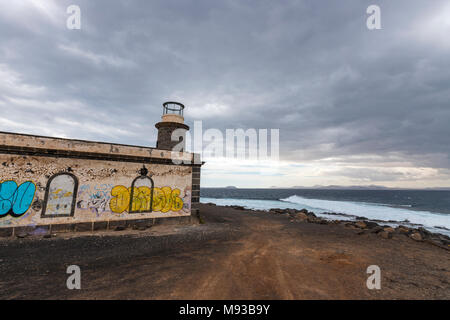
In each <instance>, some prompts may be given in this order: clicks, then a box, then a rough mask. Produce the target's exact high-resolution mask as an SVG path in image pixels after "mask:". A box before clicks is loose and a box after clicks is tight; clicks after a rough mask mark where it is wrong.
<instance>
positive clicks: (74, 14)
mask: <svg viewBox="0 0 450 320" xmlns="http://www.w3.org/2000/svg"><path fill="white" fill-rule="evenodd" d="M67 14H70V16H69V17H68V18H67V24H66V25H67V29H69V30H75V29H76V30H80V29H81V9H80V7H79V6H77V5H71V6H68V7H67Z"/></svg>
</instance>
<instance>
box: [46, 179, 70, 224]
mask: <svg viewBox="0 0 450 320" xmlns="http://www.w3.org/2000/svg"><path fill="white" fill-rule="evenodd" d="M77 189H78V180H77V178H76V177H75V176H74V175H73V174H70V173H60V174H57V175H55V176H53V177H52V178H50V179H49V180H48V184H47V190H46V195H45V199H46V200H45V201H44V210H43V211H42V217H43V218H45V217H49V218H53V217H71V216H73V214H74V212H75V198H76V195H77Z"/></svg>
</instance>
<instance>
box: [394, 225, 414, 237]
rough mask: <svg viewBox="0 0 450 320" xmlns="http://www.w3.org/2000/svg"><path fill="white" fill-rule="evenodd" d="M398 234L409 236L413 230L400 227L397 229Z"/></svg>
mask: <svg viewBox="0 0 450 320" xmlns="http://www.w3.org/2000/svg"><path fill="white" fill-rule="evenodd" d="M397 232H398V233H401V234H406V235H407V234H409V233H410V232H411V230H410V229H409V228H407V227H405V226H399V227H398V228H397Z"/></svg>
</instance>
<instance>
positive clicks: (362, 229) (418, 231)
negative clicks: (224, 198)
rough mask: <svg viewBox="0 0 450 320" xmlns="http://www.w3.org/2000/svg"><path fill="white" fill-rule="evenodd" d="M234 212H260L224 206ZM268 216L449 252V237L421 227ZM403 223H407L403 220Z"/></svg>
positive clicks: (292, 214)
mask: <svg viewBox="0 0 450 320" xmlns="http://www.w3.org/2000/svg"><path fill="white" fill-rule="evenodd" d="M208 205H212V206H215V204H214V203H208ZM226 207H229V208H232V209H235V210H245V211H253V212H260V210H251V209H247V208H244V207H242V206H226ZM264 212H268V213H270V214H275V215H281V216H285V217H286V218H288V219H291V222H302V223H315V224H324V225H325V224H341V225H344V226H346V227H348V228H349V229H353V230H358V232H357V234H358V235H363V234H368V233H372V234H377V235H379V236H380V237H382V238H384V239H393V235H402V236H405V237H408V238H410V239H412V240H414V241H418V242H427V243H430V244H432V245H434V246H437V247H439V248H442V249H445V250H448V251H450V237H448V236H446V235H443V234H440V233H432V232H430V231H428V230H426V229H425V228H423V227H418V228H412V227H407V226H405V225H401V224H400V225H399V226H397V227H395V228H394V227H392V226H389V225H386V224H382V223H386V221H380V220H376V221H374V220H369V219H367V218H364V217H356V216H351V217H354V219H355V221H349V220H337V219H336V220H328V219H324V218H321V217H318V216H317V215H316V214H314V212H311V211H308V210H306V209H301V210H297V209H277V208H273V209H270V210H268V211H264ZM324 214H327V215H336V216H349V215H346V214H337V213H332V212H330V213H324ZM387 222H395V223H398V221H387ZM405 222H408V221H407V220H405Z"/></svg>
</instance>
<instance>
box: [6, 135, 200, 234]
mask: <svg viewBox="0 0 450 320" xmlns="http://www.w3.org/2000/svg"><path fill="white" fill-rule="evenodd" d="M43 142H44V143H43ZM66 146H69V147H68V148H66ZM107 150H110V152H109V153H108V152H107ZM152 155H153V157H152ZM183 157H184V158H192V154H190V153H184V154H183ZM195 170H197V169H195ZM192 183H193V167H192V166H191V165H174V164H173V163H172V162H171V160H170V152H167V151H164V152H163V151H161V150H157V149H151V148H142V147H133V146H122V145H113V144H101V143H100V144H99V143H94V142H86V141H74V140H65V139H52V138H44V137H32V136H25V135H11V134H4V133H0V228H8V227H21V226H40V225H58V224H74V223H85V222H99V221H118V220H137V219H148V218H163V217H180V216H189V215H190V214H191V203H192ZM194 200H196V201H197V198H195V199H194Z"/></svg>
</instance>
